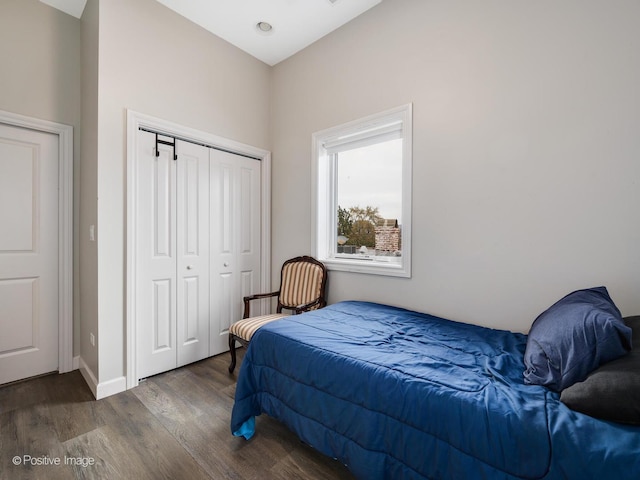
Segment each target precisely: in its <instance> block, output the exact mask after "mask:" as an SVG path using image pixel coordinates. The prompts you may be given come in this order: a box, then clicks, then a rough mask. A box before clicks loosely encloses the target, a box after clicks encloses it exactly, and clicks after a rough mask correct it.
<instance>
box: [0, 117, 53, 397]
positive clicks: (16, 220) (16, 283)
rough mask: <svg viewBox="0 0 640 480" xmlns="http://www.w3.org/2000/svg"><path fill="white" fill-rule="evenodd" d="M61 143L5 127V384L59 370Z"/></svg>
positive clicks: (1, 298)
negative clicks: (59, 144) (59, 190)
mask: <svg viewBox="0 0 640 480" xmlns="http://www.w3.org/2000/svg"><path fill="white" fill-rule="evenodd" d="M58 141H59V137H58V135H55V134H51V133H44V132H38V131H34V130H29V129H25V128H20V127H13V126H9V125H6V124H0V384H2V383H7V382H11V381H14V380H19V379H22V378H27V377H31V376H34V375H39V374H42V373H47V372H51V371H55V370H58V268H59V266H58V261H59V258H58V251H59V250H58V213H59V206H58V182H59V180H58V179H59V175H58V168H59V158H58Z"/></svg>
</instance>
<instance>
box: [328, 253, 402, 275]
mask: <svg viewBox="0 0 640 480" xmlns="http://www.w3.org/2000/svg"><path fill="white" fill-rule="evenodd" d="M374 258H375V257H373V256H369V257H368V258H366V257H364V258H323V259H321V261H322V262H323V263H324V264H325V265H326V267H327V269H328V270H334V271H339V272H351V273H365V274H369V275H386V276H390V277H405V278H410V277H411V271H410V270H409V268H407V267H406V266H404V265H402V263H401V262H391V261H388V260H387V261H379V260H375V259H374Z"/></svg>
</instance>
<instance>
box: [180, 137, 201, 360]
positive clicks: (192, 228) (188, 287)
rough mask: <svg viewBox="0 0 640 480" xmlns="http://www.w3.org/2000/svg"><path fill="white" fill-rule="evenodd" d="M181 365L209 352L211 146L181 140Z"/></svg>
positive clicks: (198, 358) (199, 358)
mask: <svg viewBox="0 0 640 480" xmlns="http://www.w3.org/2000/svg"><path fill="white" fill-rule="evenodd" d="M176 148H177V151H178V152H179V153H178V155H179V158H178V161H177V164H178V165H177V167H178V197H177V198H178V208H179V210H180V211H179V214H178V218H177V242H178V258H177V282H178V298H177V301H178V308H179V313H178V324H177V335H178V360H177V361H178V363H177V364H178V366H181V365H186V364H187V363H191V362H195V361H196V360H201V359H203V358H206V357H207V356H209V149H208V148H207V147H203V146H201V145H194V144H193V143H187V142H182V141H180V140H177V145H176Z"/></svg>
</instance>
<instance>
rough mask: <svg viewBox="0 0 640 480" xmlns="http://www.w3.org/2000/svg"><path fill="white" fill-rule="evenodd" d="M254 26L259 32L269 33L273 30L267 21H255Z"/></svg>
mask: <svg viewBox="0 0 640 480" xmlns="http://www.w3.org/2000/svg"><path fill="white" fill-rule="evenodd" d="M256 28H257V29H258V32H260V33H271V32H272V31H273V26H272V25H271V24H270V23H269V22H258V23H256Z"/></svg>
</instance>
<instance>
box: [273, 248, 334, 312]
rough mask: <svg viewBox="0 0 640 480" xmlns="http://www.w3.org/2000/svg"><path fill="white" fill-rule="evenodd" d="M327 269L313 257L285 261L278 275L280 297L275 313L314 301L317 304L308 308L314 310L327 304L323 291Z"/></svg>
mask: <svg viewBox="0 0 640 480" xmlns="http://www.w3.org/2000/svg"><path fill="white" fill-rule="evenodd" d="M326 284H327V267H325V266H324V264H323V263H322V262H319V261H318V260H316V259H315V258H313V257H309V256H306V255H304V256H301V257H296V258H292V259H290V260H287V261H286V262H284V264H283V265H282V272H281V274H280V295H279V296H278V307H277V312H278V313H280V312H281V311H282V308H288V309H292V308H295V307H297V306H299V305H305V304H308V303H311V302H313V301H315V300H319V301H318V303H317V304H316V305H315V306H313V307H312V308H310V310H315V309H317V308H322V307H324V306H325V305H326V304H327V301H326V298H325V289H326Z"/></svg>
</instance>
